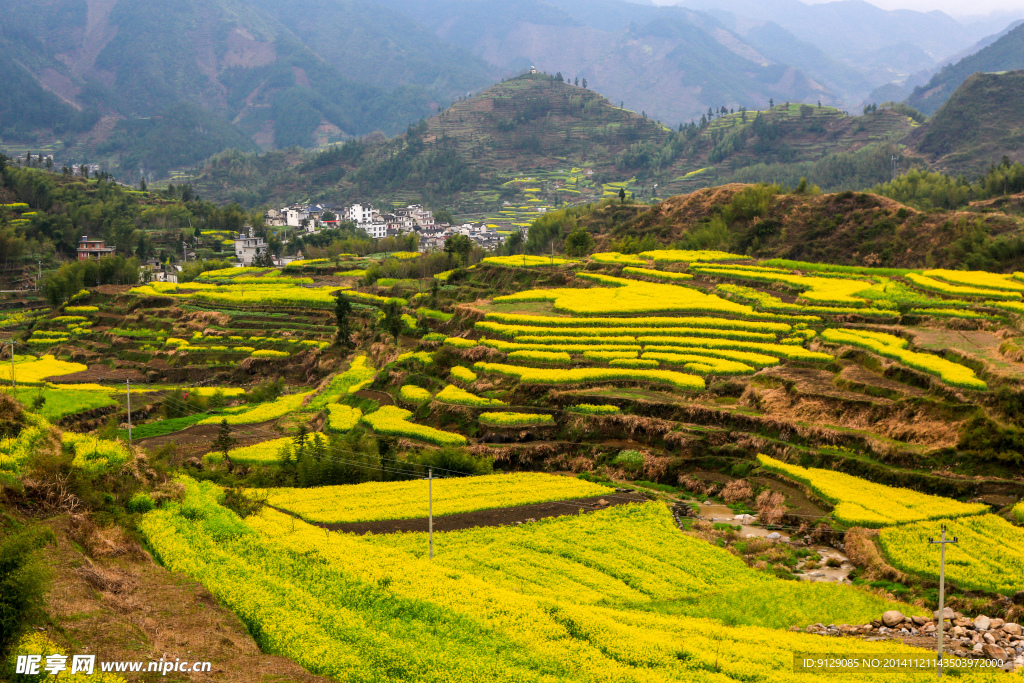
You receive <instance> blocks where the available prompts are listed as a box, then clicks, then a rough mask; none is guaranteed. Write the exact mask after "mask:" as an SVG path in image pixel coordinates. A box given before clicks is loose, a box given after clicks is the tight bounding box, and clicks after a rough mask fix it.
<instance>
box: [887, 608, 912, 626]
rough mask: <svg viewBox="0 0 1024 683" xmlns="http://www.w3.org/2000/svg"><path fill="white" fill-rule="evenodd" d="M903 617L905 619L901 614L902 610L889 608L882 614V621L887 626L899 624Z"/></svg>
mask: <svg viewBox="0 0 1024 683" xmlns="http://www.w3.org/2000/svg"><path fill="white" fill-rule="evenodd" d="M904 619H906V617H905V616H904V615H903V612H900V611H899V610H895V609H891V610H889V611H888V612H885V613H884V614H883V615H882V623H883V624H885V625H886V626H888V627H889V628H893V627H895V626H899V625H900V624H902V623H903V620H904Z"/></svg>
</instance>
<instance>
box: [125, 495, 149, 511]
mask: <svg viewBox="0 0 1024 683" xmlns="http://www.w3.org/2000/svg"><path fill="white" fill-rule="evenodd" d="M154 507H156V503H154V502H153V499H152V498H150V497H149V494H148V493H136V494H135V495H134V496H132V497H131V498H130V499H129V500H128V504H127V505H125V508H126V509H127V510H128V512H138V513H143V512H149V511H150V510H152V509H153V508H154Z"/></svg>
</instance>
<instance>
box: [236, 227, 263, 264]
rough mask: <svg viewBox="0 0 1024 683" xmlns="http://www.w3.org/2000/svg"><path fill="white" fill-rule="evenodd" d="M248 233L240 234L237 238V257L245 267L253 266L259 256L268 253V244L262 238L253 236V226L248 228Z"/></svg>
mask: <svg viewBox="0 0 1024 683" xmlns="http://www.w3.org/2000/svg"><path fill="white" fill-rule="evenodd" d="M245 229H246V230H247V233H240V234H239V235H238V237H236V238H235V256H236V257H237V258H238V260H239V261H241V262H242V265H243V266H251V265H252V262H253V260H255V258H256V257H257V256H262V255H263V254H266V253H267V243H266V242H264V241H263V238H262V237H255V236H254V235H253V229H252V226H246V228H245Z"/></svg>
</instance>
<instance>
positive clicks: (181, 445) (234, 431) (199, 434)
mask: <svg viewBox="0 0 1024 683" xmlns="http://www.w3.org/2000/svg"><path fill="white" fill-rule="evenodd" d="M273 423H274V420H268V421H267V422H258V423H256V424H248V425H232V426H231V436H232V437H234V438H235V439H236V440H237V443H236V444H235V447H236V448H238V447H241V446H248V445H250V444H254V443H258V442H260V441H267V440H269V439H275V438H277V437H278V436H280V435H275V432H274V431H273V430H272V429H271V428H270V425H272V424H273ZM218 429H220V425H217V424H209V425H192V426H191V427H188V428H186V429H182V430H181V431H180V432H171V433H170V434H163V435H161V436H151V437H149V438H148V439H136V441H135V443H136V444H138V445H140V446H142V447H143V448H147V449H149V450H157V449H159V448H161V447H162V446H164V445H165V444H168V443H173V444H175V445H176V446H177V447H178V455H179V456H181V455H198V454H201V453H206V452H207V451H209V450H210V444H211V443H213V440H214V439H216V438H217V430H218Z"/></svg>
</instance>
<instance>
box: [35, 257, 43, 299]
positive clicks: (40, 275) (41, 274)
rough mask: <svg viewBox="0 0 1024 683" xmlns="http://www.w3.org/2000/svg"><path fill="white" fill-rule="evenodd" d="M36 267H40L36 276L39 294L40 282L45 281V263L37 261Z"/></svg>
mask: <svg viewBox="0 0 1024 683" xmlns="http://www.w3.org/2000/svg"><path fill="white" fill-rule="evenodd" d="M36 266H37V267H38V271H37V274H36V291H37V292H38V291H39V281H40V280H41V279H43V262H42V261H36Z"/></svg>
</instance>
